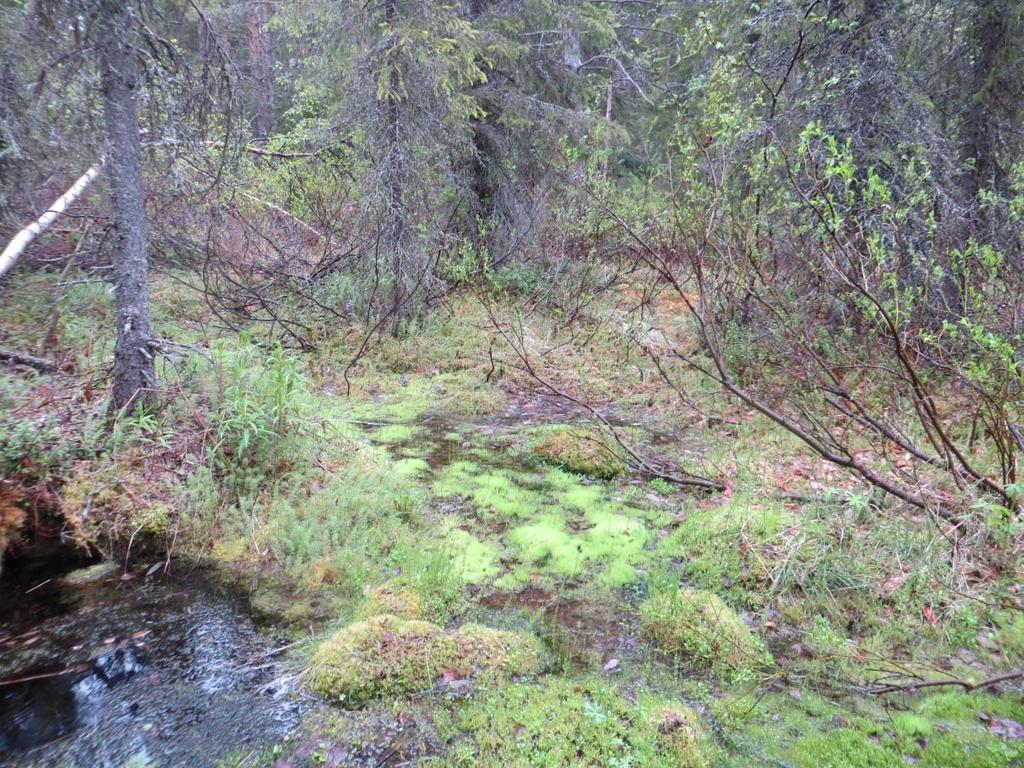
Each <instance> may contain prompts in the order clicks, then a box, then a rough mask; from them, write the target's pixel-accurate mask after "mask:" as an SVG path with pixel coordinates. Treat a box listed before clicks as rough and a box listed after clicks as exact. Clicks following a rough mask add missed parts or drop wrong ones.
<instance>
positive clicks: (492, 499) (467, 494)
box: [434, 461, 544, 517]
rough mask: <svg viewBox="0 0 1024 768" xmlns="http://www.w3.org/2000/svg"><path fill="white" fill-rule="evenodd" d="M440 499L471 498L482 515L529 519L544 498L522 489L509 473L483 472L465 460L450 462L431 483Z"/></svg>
mask: <svg viewBox="0 0 1024 768" xmlns="http://www.w3.org/2000/svg"><path fill="white" fill-rule="evenodd" d="M434 493H435V494H437V495H438V496H440V497H449V496H462V497H463V498H466V499H470V500H471V501H473V503H474V504H475V505H476V507H477V509H478V510H480V512H482V513H484V514H498V515H501V516H502V517H529V516H530V515H533V514H535V513H536V512H537V511H538V510H539V509H540V508H541V507H542V506H543V504H544V495H543V494H541V493H538V492H537V491H533V490H530V489H528V488H525V487H523V485H522V484H520V483H519V482H517V480H516V478H515V477H514V476H513V474H512V473H510V472H507V471H505V470H484V469H483V468H481V467H480V466H479V465H477V464H474V463H472V462H468V461H455V462H452V463H451V464H450V465H449V466H448V468H447V469H446V470H445V472H444V473H443V474H442V476H441V477H440V478H439V479H438V480H437V482H435V484H434Z"/></svg>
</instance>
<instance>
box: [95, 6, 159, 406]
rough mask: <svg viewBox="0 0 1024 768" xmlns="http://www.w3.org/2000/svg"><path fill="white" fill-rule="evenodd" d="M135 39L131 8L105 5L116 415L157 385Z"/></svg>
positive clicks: (103, 71)
mask: <svg viewBox="0 0 1024 768" xmlns="http://www.w3.org/2000/svg"><path fill="white" fill-rule="evenodd" d="M133 37H134V29H133V19H132V10H131V7H130V6H129V5H128V4H127V3H125V2H124V0H100V2H99V16H98V19H97V51H98V54H99V65H100V82H101V87H102V92H103V113H104V118H105V122H106V134H107V156H108V158H109V160H108V163H107V164H108V173H109V178H110V205H111V218H112V221H113V225H114V227H113V229H114V236H113V247H112V254H111V257H112V261H113V266H114V297H115V304H116V317H117V342H116V345H115V347H114V386H113V392H112V395H113V406H114V407H115V408H118V409H120V408H124V407H127V406H130V405H133V404H136V403H139V402H140V401H145V400H146V399H148V393H149V392H150V391H151V390H152V388H153V387H154V386H155V384H156V372H155V368H154V365H153V350H152V342H153V331H152V327H151V324H150V314H149V264H148V262H147V260H146V212H145V206H144V198H143V189H142V157H141V154H142V153H141V146H140V141H139V104H138V99H139V76H138V63H137V60H136V55H135V50H134V46H133V44H132V40H133Z"/></svg>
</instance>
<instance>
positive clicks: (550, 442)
mask: <svg viewBox="0 0 1024 768" xmlns="http://www.w3.org/2000/svg"><path fill="white" fill-rule="evenodd" d="M614 446H615V443H614V440H612V438H611V437H610V435H607V434H605V433H603V432H602V431H600V430H597V429H591V428H584V427H558V428H554V429H550V430H545V433H544V434H542V436H541V437H539V438H537V439H536V440H534V441H532V442H531V443H530V452H531V453H533V454H534V455H535V456H537V457H538V458H540V459H542V460H544V461H546V462H548V463H549V464H554V465H555V466H558V467H563V468H565V469H567V470H569V471H570V472H575V473H577V474H580V475H590V476H591V477H601V478H611V477H617V476H618V475H621V474H622V473H623V472H625V471H626V464H625V462H624V461H622V459H621V458H619V456H618V455H617V454H616V452H615V448H614Z"/></svg>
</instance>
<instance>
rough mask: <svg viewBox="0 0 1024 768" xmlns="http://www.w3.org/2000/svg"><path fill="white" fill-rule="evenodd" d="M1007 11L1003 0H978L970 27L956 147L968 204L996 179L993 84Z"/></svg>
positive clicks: (1003, 35)
mask: <svg viewBox="0 0 1024 768" xmlns="http://www.w3.org/2000/svg"><path fill="white" fill-rule="evenodd" d="M1008 14H1009V8H1008V7H1007V3H1006V2H1005V0H981V2H980V3H979V4H978V7H977V9H976V16H975V21H974V24H973V28H972V37H973V38H974V39H973V41H972V42H973V43H974V65H973V67H972V68H971V81H970V86H969V88H970V92H969V93H968V103H967V114H966V116H965V118H964V124H963V130H962V131H961V135H962V144H961V151H960V157H961V161H962V163H963V165H964V172H963V191H964V196H965V197H966V198H967V200H968V203H969V204H970V205H972V207H973V206H976V205H977V202H978V201H977V197H978V192H979V191H981V190H982V189H983V188H985V187H986V186H990V185H994V184H995V183H996V182H997V179H996V175H997V164H996V157H995V154H996V139H995V135H994V134H995V120H994V114H993V112H994V110H993V108H992V102H993V99H994V93H993V90H994V88H993V84H994V82H995V78H996V74H997V72H996V68H997V66H998V57H999V53H1000V50H1001V49H1002V47H1003V43H1004V40H1005V37H1006V19H1007V16H1008Z"/></svg>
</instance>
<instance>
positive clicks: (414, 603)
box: [356, 583, 423, 619]
mask: <svg viewBox="0 0 1024 768" xmlns="http://www.w3.org/2000/svg"><path fill="white" fill-rule="evenodd" d="M383 614H387V615H390V616H397V617H398V618H400V619H420V618H423V605H422V603H421V601H420V597H419V595H417V594H416V593H415V592H413V591H412V590H411V589H408V588H406V587H403V586H401V585H399V584H394V583H385V584H381V585H380V586H378V587H374V588H373V589H369V590H367V591H366V595H365V597H364V598H363V601H362V602H361V603H360V604H359V607H358V608H357V609H356V618H359V619H368V618H372V617H373V616H380V615H383Z"/></svg>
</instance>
